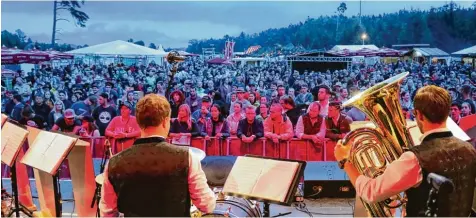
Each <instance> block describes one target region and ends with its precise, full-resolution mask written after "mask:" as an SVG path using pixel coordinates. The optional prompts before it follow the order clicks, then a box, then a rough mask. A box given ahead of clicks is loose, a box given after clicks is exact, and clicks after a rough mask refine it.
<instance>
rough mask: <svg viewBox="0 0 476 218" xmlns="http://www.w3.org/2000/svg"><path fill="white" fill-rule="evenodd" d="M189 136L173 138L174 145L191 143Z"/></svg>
mask: <svg viewBox="0 0 476 218" xmlns="http://www.w3.org/2000/svg"><path fill="white" fill-rule="evenodd" d="M190 139H191V138H190V137H189V136H181V137H180V138H179V139H175V138H172V144H174V145H190Z"/></svg>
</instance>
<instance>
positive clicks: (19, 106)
mask: <svg viewBox="0 0 476 218" xmlns="http://www.w3.org/2000/svg"><path fill="white" fill-rule="evenodd" d="M22 100H23V97H22V96H21V95H20V94H16V95H14V96H13V103H14V104H15V107H13V110H12V112H11V114H10V119H12V120H15V121H20V119H21V117H22V116H21V111H22V110H23V107H25V104H23V102H22Z"/></svg>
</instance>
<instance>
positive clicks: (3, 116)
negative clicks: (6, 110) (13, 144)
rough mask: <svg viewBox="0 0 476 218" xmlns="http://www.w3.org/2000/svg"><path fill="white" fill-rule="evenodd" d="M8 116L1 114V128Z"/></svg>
mask: <svg viewBox="0 0 476 218" xmlns="http://www.w3.org/2000/svg"><path fill="white" fill-rule="evenodd" d="M7 119H8V116H7V115H5V114H2V126H3V125H4V124H5V121H7Z"/></svg>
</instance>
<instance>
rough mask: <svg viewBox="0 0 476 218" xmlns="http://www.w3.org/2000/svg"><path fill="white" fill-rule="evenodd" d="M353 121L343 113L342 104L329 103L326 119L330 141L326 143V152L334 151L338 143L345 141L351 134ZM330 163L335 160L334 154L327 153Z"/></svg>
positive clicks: (336, 102) (327, 136) (327, 134)
mask: <svg viewBox="0 0 476 218" xmlns="http://www.w3.org/2000/svg"><path fill="white" fill-rule="evenodd" d="M351 123H352V119H351V118H350V117H348V116H346V115H345V114H343V113H341V102H339V101H333V102H331V103H329V115H328V116H327V118H326V138H328V139H330V141H329V142H327V143H326V146H327V147H326V150H327V151H333V150H334V146H335V145H336V143H337V141H338V140H340V139H343V138H344V136H345V135H346V134H347V133H348V132H350V124H351ZM326 155H327V157H326V158H327V159H326V160H328V161H333V160H335V158H334V155H332V152H327V154H326Z"/></svg>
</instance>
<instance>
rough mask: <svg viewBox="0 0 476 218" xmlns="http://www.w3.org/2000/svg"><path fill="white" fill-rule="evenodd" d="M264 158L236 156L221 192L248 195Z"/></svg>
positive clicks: (259, 172) (258, 174)
mask: <svg viewBox="0 0 476 218" xmlns="http://www.w3.org/2000/svg"><path fill="white" fill-rule="evenodd" d="M264 162H265V159H261V158H251V157H238V158H237V159H236V162H235V164H234V165H233V168H232V169H231V172H230V174H229V175H228V178H227V180H226V183H225V186H224V187H223V192H231V193H236V194H243V195H250V193H251V191H252V190H253V187H254V186H255V184H256V182H257V180H258V177H259V176H260V174H261V168H262V166H263V164H264Z"/></svg>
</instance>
